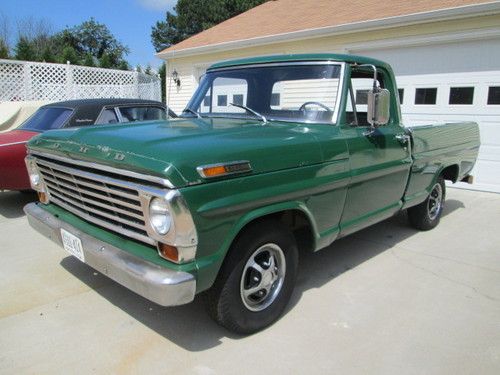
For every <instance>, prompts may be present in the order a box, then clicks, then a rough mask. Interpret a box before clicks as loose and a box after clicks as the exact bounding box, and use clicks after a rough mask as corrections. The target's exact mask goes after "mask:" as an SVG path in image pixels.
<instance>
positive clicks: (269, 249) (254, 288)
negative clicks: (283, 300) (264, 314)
mask: <svg viewBox="0 0 500 375" xmlns="http://www.w3.org/2000/svg"><path fill="white" fill-rule="evenodd" d="M285 273H286V261H285V254H284V253H283V250H281V248H280V247H279V246H278V245H276V244H274V243H268V244H265V245H262V246H261V247H259V248H258V249H257V250H256V251H255V252H254V253H253V254H252V255H251V256H250V258H248V261H247V262H246V264H245V267H244V268H243V273H242V275H241V281H240V295H241V300H242V301H243V304H244V305H245V307H246V308H247V309H249V310H250V311H262V310H264V309H265V308H267V307H269V305H271V304H272V303H273V302H274V301H275V300H276V298H277V297H278V295H279V293H280V291H281V288H282V287H283V282H284V280H285Z"/></svg>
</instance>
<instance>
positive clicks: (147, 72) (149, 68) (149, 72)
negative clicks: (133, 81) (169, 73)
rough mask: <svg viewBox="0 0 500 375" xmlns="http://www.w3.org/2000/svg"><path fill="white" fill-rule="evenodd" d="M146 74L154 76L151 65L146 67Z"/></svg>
mask: <svg viewBox="0 0 500 375" xmlns="http://www.w3.org/2000/svg"><path fill="white" fill-rule="evenodd" d="M144 73H145V74H148V75H150V76H152V75H153V72H152V70H151V65H150V64H148V65H146V69H144Z"/></svg>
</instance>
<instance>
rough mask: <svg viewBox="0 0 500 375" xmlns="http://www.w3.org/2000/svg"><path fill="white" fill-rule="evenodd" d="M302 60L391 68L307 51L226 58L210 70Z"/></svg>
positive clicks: (359, 58) (361, 59)
mask: <svg viewBox="0 0 500 375" xmlns="http://www.w3.org/2000/svg"><path fill="white" fill-rule="evenodd" d="M302 61H343V62H349V63H357V64H372V65H375V66H380V67H384V68H386V69H389V70H390V66H389V64H387V63H385V62H383V61H380V60H377V59H372V58H370V57H366V56H356V55H345V54H337V53H307V54H290V55H273V56H257V57H248V58H243V59H235V60H226V61H221V62H218V63H215V64H213V65H211V66H210V67H209V68H208V70H209V71H210V70H216V69H221V68H227V67H232V66H241V65H254V64H268V63H279V62H302Z"/></svg>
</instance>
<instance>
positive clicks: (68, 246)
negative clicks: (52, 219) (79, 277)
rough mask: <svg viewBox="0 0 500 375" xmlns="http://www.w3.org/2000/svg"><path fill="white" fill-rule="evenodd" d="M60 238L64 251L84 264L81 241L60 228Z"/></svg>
mask: <svg viewBox="0 0 500 375" xmlns="http://www.w3.org/2000/svg"><path fill="white" fill-rule="evenodd" d="M61 238H62V243H63V247H64V250H66V251H67V252H68V253H70V254H71V255H74V256H75V257H77V258H78V259H80V260H81V261H82V262H85V256H84V255H83V247H82V241H81V240H80V239H79V238H78V237H77V236H75V235H74V234H71V233H69V232H68V231H67V230H64V229H62V228H61Z"/></svg>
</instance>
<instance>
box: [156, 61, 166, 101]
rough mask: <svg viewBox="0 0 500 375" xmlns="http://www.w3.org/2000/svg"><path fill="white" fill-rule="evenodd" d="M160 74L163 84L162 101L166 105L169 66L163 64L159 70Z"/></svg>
mask: <svg viewBox="0 0 500 375" xmlns="http://www.w3.org/2000/svg"><path fill="white" fill-rule="evenodd" d="M158 74H159V75H160V83H161V100H162V102H164V103H165V100H166V93H167V90H166V87H165V85H166V78H167V64H165V63H163V64H161V66H160V68H159V69H158Z"/></svg>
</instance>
